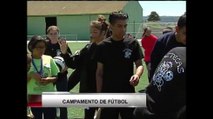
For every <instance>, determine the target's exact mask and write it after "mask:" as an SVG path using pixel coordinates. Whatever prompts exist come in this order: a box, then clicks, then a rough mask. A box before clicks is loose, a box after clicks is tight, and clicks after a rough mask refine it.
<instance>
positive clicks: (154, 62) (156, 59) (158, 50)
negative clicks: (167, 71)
mask: <svg viewBox="0 0 213 119" xmlns="http://www.w3.org/2000/svg"><path fill="white" fill-rule="evenodd" d="M163 50H164V47H163V44H162V43H161V42H159V41H156V43H155V46H154V47H153V50H152V53H151V57H150V63H151V68H150V78H151V79H152V76H153V74H154V72H155V69H156V68H157V66H158V64H159V63H160V61H161V59H162V52H163ZM151 79H149V80H150V81H151Z"/></svg>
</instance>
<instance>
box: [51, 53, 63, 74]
mask: <svg viewBox="0 0 213 119" xmlns="http://www.w3.org/2000/svg"><path fill="white" fill-rule="evenodd" d="M53 60H54V61H55V63H56V64H57V66H58V68H59V69H60V71H62V70H64V69H65V61H64V58H63V57H61V56H55V57H54V58H53Z"/></svg>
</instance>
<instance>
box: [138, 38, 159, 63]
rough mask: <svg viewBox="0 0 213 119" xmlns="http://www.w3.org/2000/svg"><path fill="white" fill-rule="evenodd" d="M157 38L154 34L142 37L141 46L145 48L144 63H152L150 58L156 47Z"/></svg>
mask: <svg viewBox="0 0 213 119" xmlns="http://www.w3.org/2000/svg"><path fill="white" fill-rule="evenodd" d="M157 39H158V38H157V37H156V36H155V35H153V34H151V35H150V36H145V37H142V39H141V45H142V47H143V48H144V55H145V57H144V61H145V62H149V61H150V56H151V53H152V50H153V47H154V46H155V42H156V41H157Z"/></svg>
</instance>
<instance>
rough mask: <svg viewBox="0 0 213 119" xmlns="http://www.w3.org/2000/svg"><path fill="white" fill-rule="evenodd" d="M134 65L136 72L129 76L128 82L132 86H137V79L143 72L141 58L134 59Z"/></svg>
mask: <svg viewBox="0 0 213 119" xmlns="http://www.w3.org/2000/svg"><path fill="white" fill-rule="evenodd" d="M135 66H136V72H135V74H134V75H133V76H132V77H131V78H130V80H129V82H130V84H131V85H132V86H137V85H138V83H139V79H140V77H141V75H142V74H143V71H144V67H143V65H142V61H141V59H139V60H136V61H135Z"/></svg>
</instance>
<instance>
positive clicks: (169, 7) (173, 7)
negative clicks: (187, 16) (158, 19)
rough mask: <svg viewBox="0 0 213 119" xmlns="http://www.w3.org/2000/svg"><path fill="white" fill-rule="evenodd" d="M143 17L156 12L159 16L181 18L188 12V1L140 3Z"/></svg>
mask: <svg viewBox="0 0 213 119" xmlns="http://www.w3.org/2000/svg"><path fill="white" fill-rule="evenodd" d="M139 3H140V5H141V6H142V8H143V16H148V15H150V13H151V12H152V11H156V12H157V13H158V15H159V16H181V15H182V14H184V12H185V11H186V1H139Z"/></svg>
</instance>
